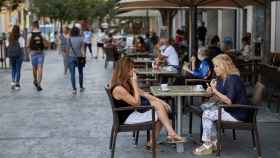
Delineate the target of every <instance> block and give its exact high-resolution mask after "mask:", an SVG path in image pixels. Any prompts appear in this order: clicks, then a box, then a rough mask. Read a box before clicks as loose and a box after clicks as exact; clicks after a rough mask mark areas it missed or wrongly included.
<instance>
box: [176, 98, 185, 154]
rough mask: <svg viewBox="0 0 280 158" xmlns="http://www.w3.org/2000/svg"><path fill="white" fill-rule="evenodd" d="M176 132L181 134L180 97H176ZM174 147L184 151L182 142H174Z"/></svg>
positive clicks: (179, 151) (178, 150) (180, 151)
mask: <svg viewBox="0 0 280 158" xmlns="http://www.w3.org/2000/svg"><path fill="white" fill-rule="evenodd" d="M176 121H177V127H176V128H177V134H178V135H182V97H180V96H178V97H177V120H176ZM176 149H177V152H178V153H182V152H184V144H183V143H178V144H176Z"/></svg>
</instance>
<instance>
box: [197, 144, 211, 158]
mask: <svg viewBox="0 0 280 158" xmlns="http://www.w3.org/2000/svg"><path fill="white" fill-rule="evenodd" d="M193 154H194V155H198V156H202V155H211V154H213V146H209V147H208V146H207V145H205V144H202V145H201V146H200V147H197V148H195V149H194V150H193Z"/></svg>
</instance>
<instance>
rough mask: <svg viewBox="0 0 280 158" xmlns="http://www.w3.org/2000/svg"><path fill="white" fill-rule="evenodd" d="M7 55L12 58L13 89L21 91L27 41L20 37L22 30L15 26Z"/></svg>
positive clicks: (7, 43) (7, 44)
mask: <svg viewBox="0 0 280 158" xmlns="http://www.w3.org/2000/svg"><path fill="white" fill-rule="evenodd" d="M6 46H7V54H8V56H9V58H10V63H11V67H12V71H11V73H12V82H11V89H12V90H14V89H15V90H19V89H20V73H21V65H22V61H23V56H24V50H23V49H24V47H25V40H24V38H23V37H21V36H20V28H19V26H17V25H15V26H14V27H13V29H12V32H11V34H10V36H9V38H8V40H7V42H6Z"/></svg>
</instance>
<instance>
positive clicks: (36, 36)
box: [30, 32, 44, 51]
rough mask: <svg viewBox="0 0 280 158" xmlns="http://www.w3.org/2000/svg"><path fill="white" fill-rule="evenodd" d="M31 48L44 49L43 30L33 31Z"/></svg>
mask: <svg viewBox="0 0 280 158" xmlns="http://www.w3.org/2000/svg"><path fill="white" fill-rule="evenodd" d="M30 49H31V50H35V51H42V50H43V49H44V41H43V37H42V35H41V32H32V35H31V39H30Z"/></svg>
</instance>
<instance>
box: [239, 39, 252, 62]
mask: <svg viewBox="0 0 280 158" xmlns="http://www.w3.org/2000/svg"><path fill="white" fill-rule="evenodd" d="M242 44H243V47H242V49H241V50H240V53H241V55H242V56H243V57H246V58H248V57H250V55H251V51H252V50H251V46H250V39H249V37H247V36H245V37H243V38H242Z"/></svg>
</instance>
